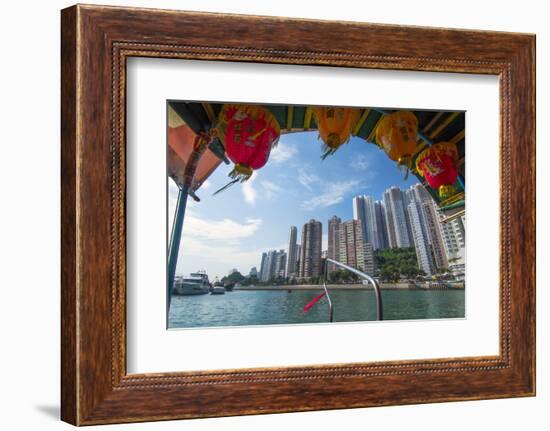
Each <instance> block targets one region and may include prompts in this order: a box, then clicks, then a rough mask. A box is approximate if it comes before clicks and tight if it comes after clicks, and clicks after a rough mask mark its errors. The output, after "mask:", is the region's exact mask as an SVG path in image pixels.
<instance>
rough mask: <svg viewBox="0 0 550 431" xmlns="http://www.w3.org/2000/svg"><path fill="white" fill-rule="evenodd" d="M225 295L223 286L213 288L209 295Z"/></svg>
mask: <svg viewBox="0 0 550 431" xmlns="http://www.w3.org/2000/svg"><path fill="white" fill-rule="evenodd" d="M224 293H225V288H224V287H223V286H213V287H212V289H211V290H210V294H211V295H223V294H224Z"/></svg>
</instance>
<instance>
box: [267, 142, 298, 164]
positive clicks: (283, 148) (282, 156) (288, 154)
mask: <svg viewBox="0 0 550 431" xmlns="http://www.w3.org/2000/svg"><path fill="white" fill-rule="evenodd" d="M296 154H298V150H297V149H296V147H295V146H294V145H291V144H288V143H285V142H283V141H282V139H281V140H279V144H278V145H277V146H276V147H275V148H273V149H272V150H271V154H270V155H269V161H270V162H272V163H282V162H286V161H287V160H291V159H292V158H293V157H295V156H296Z"/></svg>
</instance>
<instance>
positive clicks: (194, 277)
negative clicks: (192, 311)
mask: <svg viewBox="0 0 550 431" xmlns="http://www.w3.org/2000/svg"><path fill="white" fill-rule="evenodd" d="M209 291H210V282H209V281H208V275H207V274H206V272H205V271H197V272H194V273H191V274H189V276H180V277H176V279H175V280H174V288H173V290H172V293H173V294H174V295H204V294H206V293H208V292H209Z"/></svg>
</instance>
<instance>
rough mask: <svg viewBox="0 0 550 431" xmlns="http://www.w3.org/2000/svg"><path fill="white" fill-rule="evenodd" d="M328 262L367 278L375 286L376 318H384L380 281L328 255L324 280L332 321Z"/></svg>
mask: <svg viewBox="0 0 550 431" xmlns="http://www.w3.org/2000/svg"><path fill="white" fill-rule="evenodd" d="M327 263H332V264H334V265H336V266H339V267H340V268H344V269H346V270H348V271H350V272H352V273H354V274H356V275H358V276H359V277H362V278H364V279H365V280H368V281H369V282H370V283H371V284H372V286H373V287H374V296H375V298H376V320H383V319H384V315H383V306H382V292H381V291H380V285H379V284H378V281H376V280H375V279H374V278H372V277H371V276H370V275H368V274H366V273H364V272H362V271H359V270H358V269H355V268H354V267H352V266H349V265H346V264H345V263H342V262H338V261H337V260H334V259H330V258H328V257H327V258H326V263H325V280H324V284H323V287H324V289H325V291H326V295H327V299H328V301H329V307H330V315H331V322H332V317H333V310H332V301H331V300H330V297H329V295H328V290H327V286H326V283H327V281H326V280H327V275H328V264H327Z"/></svg>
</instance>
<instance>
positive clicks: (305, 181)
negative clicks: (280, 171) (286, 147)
mask: <svg viewBox="0 0 550 431" xmlns="http://www.w3.org/2000/svg"><path fill="white" fill-rule="evenodd" d="M319 181H320V178H319V177H318V176H317V175H315V174H311V173H309V172H306V171H305V170H304V169H300V170H299V171H298V182H299V183H300V184H301V185H303V186H304V187H305V188H306V189H308V190H311V186H312V185H313V184H315V183H317V182H319Z"/></svg>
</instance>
